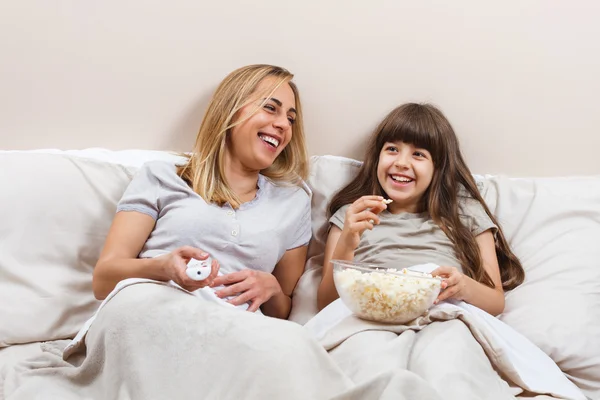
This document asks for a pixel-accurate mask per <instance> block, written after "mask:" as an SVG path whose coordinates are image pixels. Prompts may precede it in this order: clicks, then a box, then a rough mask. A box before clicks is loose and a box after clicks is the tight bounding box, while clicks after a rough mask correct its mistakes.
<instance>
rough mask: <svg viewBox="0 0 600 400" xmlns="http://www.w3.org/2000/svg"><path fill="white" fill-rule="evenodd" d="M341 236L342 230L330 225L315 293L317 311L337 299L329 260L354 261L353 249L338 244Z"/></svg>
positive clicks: (341, 243)
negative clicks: (320, 275)
mask: <svg viewBox="0 0 600 400" xmlns="http://www.w3.org/2000/svg"><path fill="white" fill-rule="evenodd" d="M341 235H342V230H341V229H340V228H338V227H337V226H335V225H331V227H330V229H329V235H328V236H327V242H326V243H325V256H324V259H323V276H322V278H321V284H320V285H319V291H318V292H317V307H318V308H319V310H322V309H323V308H325V307H326V306H327V305H328V304H329V303H331V302H333V301H334V300H335V299H337V298H338V297H339V295H338V292H337V290H336V288H335V284H334V282H333V265H332V264H331V260H348V261H352V260H353V259H354V249H353V248H349V247H347V246H345V245H344V243H343V242H340V240H339V239H340V236H341ZM338 244H339V245H338Z"/></svg>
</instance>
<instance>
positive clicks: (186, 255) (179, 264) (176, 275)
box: [156, 246, 220, 292]
mask: <svg viewBox="0 0 600 400" xmlns="http://www.w3.org/2000/svg"><path fill="white" fill-rule="evenodd" d="M156 258H157V259H161V261H162V262H163V268H164V270H165V272H166V274H167V276H168V277H169V279H171V280H172V281H174V282H176V283H177V284H178V285H179V286H181V287H182V288H184V289H185V290H188V291H190V292H193V291H194V290H197V289H200V288H203V287H205V286H209V285H210V284H211V283H213V281H214V279H215V278H216V277H217V274H218V273H219V268H220V267H219V262H218V261H217V260H212V263H211V271H210V275H209V276H208V277H207V278H206V279H204V280H202V281H195V280H193V279H191V278H190V277H189V276H187V274H186V273H185V270H186V269H187V263H188V262H189V261H190V260H191V259H192V258H195V259H196V260H200V261H202V260H206V259H207V258H208V253H205V252H204V251H202V250H200V249H197V248H195V247H191V246H183V247H179V248H177V249H175V250H173V251H172V252H170V253H169V254H164V255H162V256H159V257H156Z"/></svg>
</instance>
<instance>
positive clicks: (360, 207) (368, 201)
mask: <svg viewBox="0 0 600 400" xmlns="http://www.w3.org/2000/svg"><path fill="white" fill-rule="evenodd" d="M382 201H383V197H381V196H363V197H361V198H359V199H358V200H356V201H355V202H354V203H352V205H351V206H350V207H348V210H347V211H346V215H345V218H344V229H343V230H342V229H340V228H338V227H337V226H335V225H331V228H330V230H329V235H328V236H327V243H326V244H325V257H324V260H323V276H322V278H321V284H320V285H319V291H318V292H317V306H318V307H319V310H322V309H323V308H325V307H326V306H327V305H328V304H329V303H331V302H332V301H334V300H335V299H337V298H338V297H339V295H338V292H337V290H336V289H335V284H334V282H333V265H332V264H331V260H347V261H352V260H353V259H354V251H355V250H356V248H357V247H358V244H359V242H360V236H361V235H362V233H363V232H364V231H365V230H367V229H369V230H371V229H373V228H374V226H375V225H378V224H379V216H378V214H379V213H380V212H381V211H383V210H385V209H386V208H387V205H386V204H385V203H383V202H382Z"/></svg>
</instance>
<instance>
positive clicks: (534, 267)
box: [484, 177, 600, 399]
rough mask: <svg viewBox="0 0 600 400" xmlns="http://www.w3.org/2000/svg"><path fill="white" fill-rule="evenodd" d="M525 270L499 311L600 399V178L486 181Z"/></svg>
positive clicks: (493, 208)
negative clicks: (520, 282) (522, 278)
mask: <svg viewBox="0 0 600 400" xmlns="http://www.w3.org/2000/svg"><path fill="white" fill-rule="evenodd" d="M484 199H485V200H486V202H487V204H488V205H489V206H490V209H491V211H492V212H493V213H494V214H495V215H496V216H497V218H498V220H499V222H500V224H501V225H502V227H503V229H504V233H505V235H506V237H507V239H508V240H509V242H510V244H511V247H512V249H513V251H514V252H515V254H516V255H517V256H518V257H519V259H520V260H521V263H522V264H523V266H524V268H525V272H526V278H525V282H524V283H523V284H522V285H521V286H519V287H517V288H516V289H514V290H512V291H511V292H509V293H507V295H506V307H505V312H504V313H503V314H502V315H501V316H500V318H501V319H502V320H503V321H504V322H506V323H507V324H509V325H510V326H512V327H513V328H515V329H516V330H517V331H519V332H521V333H522V334H524V335H525V336H527V337H528V338H529V339H530V340H531V341H532V342H534V343H535V344H536V345H537V346H538V347H540V348H541V349H542V350H543V351H544V352H545V353H546V354H548V355H549V356H550V357H551V358H552V359H553V360H554V361H555V362H556V363H557V364H558V366H559V367H560V368H561V370H562V371H563V372H564V373H565V374H566V375H567V376H568V377H569V378H570V379H571V380H572V381H573V382H574V383H575V384H576V385H577V386H579V387H580V388H581V389H582V390H583V391H584V393H585V394H586V395H587V396H588V397H590V398H594V399H598V398H600V177H581V178H576V177H574V178H552V179H550V178H538V179H507V178H506V177H491V178H489V179H486V181H485V189H484Z"/></svg>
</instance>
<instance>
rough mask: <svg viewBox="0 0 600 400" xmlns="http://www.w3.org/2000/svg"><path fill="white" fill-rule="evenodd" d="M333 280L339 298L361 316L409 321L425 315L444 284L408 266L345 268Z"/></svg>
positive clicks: (375, 319) (394, 321) (384, 320)
mask: <svg viewBox="0 0 600 400" xmlns="http://www.w3.org/2000/svg"><path fill="white" fill-rule="evenodd" d="M388 272H392V273H388ZM398 273H400V275H399V274H398ZM334 279H335V284H336V288H337V290H338V293H339V294H340V297H341V298H342V300H343V301H344V303H345V304H346V305H347V306H348V308H350V310H351V311H352V312H354V313H355V314H356V315H357V316H358V317H360V318H364V319H368V320H373V321H378V322H387V323H406V322H409V321H412V320H413V319H415V318H417V317H419V316H420V315H422V314H423V313H424V312H425V311H427V309H428V308H429V307H430V306H431V305H432V303H433V301H434V300H435V298H436V297H437V295H438V294H439V291H440V286H441V279H439V278H434V279H432V275H431V274H424V273H420V272H416V271H410V270H407V269H403V270H401V271H398V270H396V269H387V270H383V269H381V270H379V269H375V270H374V271H373V272H361V271H359V270H356V269H352V268H346V269H343V270H338V271H335V272H334Z"/></svg>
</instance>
